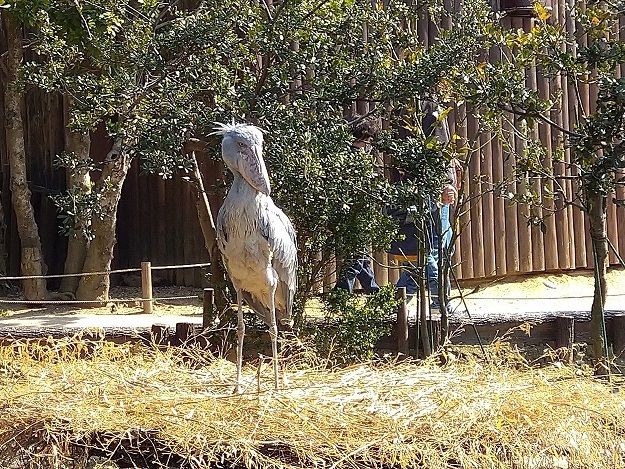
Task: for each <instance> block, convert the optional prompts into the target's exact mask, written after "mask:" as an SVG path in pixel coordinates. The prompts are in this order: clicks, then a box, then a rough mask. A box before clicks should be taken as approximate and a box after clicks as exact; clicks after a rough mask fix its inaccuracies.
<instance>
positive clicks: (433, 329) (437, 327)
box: [427, 319, 441, 353]
mask: <svg viewBox="0 0 625 469" xmlns="http://www.w3.org/2000/svg"><path fill="white" fill-rule="evenodd" d="M427 323H428V329H429V331H430V343H431V344H432V350H431V351H432V353H433V352H436V351H437V350H438V349H439V348H440V346H441V320H440V319H428V320H427Z"/></svg>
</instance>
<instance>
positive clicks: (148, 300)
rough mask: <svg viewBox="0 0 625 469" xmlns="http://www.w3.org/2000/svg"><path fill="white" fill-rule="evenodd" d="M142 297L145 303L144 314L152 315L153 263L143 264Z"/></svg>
mask: <svg viewBox="0 0 625 469" xmlns="http://www.w3.org/2000/svg"><path fill="white" fill-rule="evenodd" d="M141 297H142V298H143V299H144V301H143V312H144V313H145V314H152V263H151V262H142V263H141Z"/></svg>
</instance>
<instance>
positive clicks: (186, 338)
mask: <svg viewBox="0 0 625 469" xmlns="http://www.w3.org/2000/svg"><path fill="white" fill-rule="evenodd" d="M194 337H195V324H193V323H192V322H178V323H176V339H177V340H178V342H179V343H180V345H185V344H187V343H190V342H191V341H192V340H193V339H194Z"/></svg>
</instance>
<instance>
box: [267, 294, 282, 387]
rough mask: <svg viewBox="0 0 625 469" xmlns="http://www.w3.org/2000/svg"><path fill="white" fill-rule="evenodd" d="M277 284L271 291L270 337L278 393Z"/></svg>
mask: <svg viewBox="0 0 625 469" xmlns="http://www.w3.org/2000/svg"><path fill="white" fill-rule="evenodd" d="M277 287H278V285H277V283H276V284H275V285H273V286H272V287H271V289H270V291H269V314H270V317H269V336H270V337H271V352H272V354H273V375H274V383H275V388H276V391H277V390H278V389H280V386H279V385H278V325H277V324H276V304H275V298H276V288H277Z"/></svg>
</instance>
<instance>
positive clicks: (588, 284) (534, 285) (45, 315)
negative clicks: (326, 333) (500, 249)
mask: <svg viewBox="0 0 625 469" xmlns="http://www.w3.org/2000/svg"><path fill="white" fill-rule="evenodd" d="M593 284H594V278H593V273H592V271H579V272H570V273H557V274H545V275H529V276H518V277H514V278H505V279H498V280H484V281H473V282H471V283H470V284H467V285H464V288H463V289H462V295H463V298H464V301H462V300H461V298H460V295H459V292H458V290H453V291H452V306H453V307H454V308H456V314H457V315H463V314H467V313H466V312H465V311H466V310H468V312H469V314H470V315H471V316H472V317H486V318H488V317H491V316H497V317H501V316H505V317H509V318H516V319H521V318H532V317H536V316H538V317H540V316H543V315H545V313H547V314H549V313H560V312H568V311H576V312H584V311H585V312H587V311H590V307H591V305H592V295H593ZM202 294H203V293H202V289H200V288H191V287H178V286H157V287H154V293H153V296H154V298H155V302H154V306H153V312H152V315H145V314H143V307H142V303H141V301H138V300H139V299H140V298H141V289H140V288H138V287H129V286H117V287H114V288H112V289H111V292H110V297H111V301H110V302H108V303H107V304H104V305H101V306H97V307H93V306H92V305H85V304H68V303H63V302H61V301H59V302H57V303H55V304H50V305H38V304H30V305H25V304H23V303H13V302H9V303H3V302H2V301H1V300H0V327H23V326H35V327H36V326H37V325H44V326H48V325H52V326H55V325H58V326H61V327H83V326H84V327H86V326H89V325H96V326H102V327H104V326H107V325H110V326H117V325H120V326H127V327H135V326H137V327H138V326H145V327H150V325H151V324H153V323H155V322H168V321H170V322H172V323H174V322H176V321H178V320H180V317H185V318H186V319H185V320H189V321H191V322H194V321H195V322H201V315H202V300H201V299H202ZM9 301H16V298H13V299H9ZM410 304H411V305H413V303H410ZM606 310H607V311H625V271H624V270H623V269H611V270H610V271H609V273H608V297H607V301H606ZM57 323H58V324H57Z"/></svg>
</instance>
